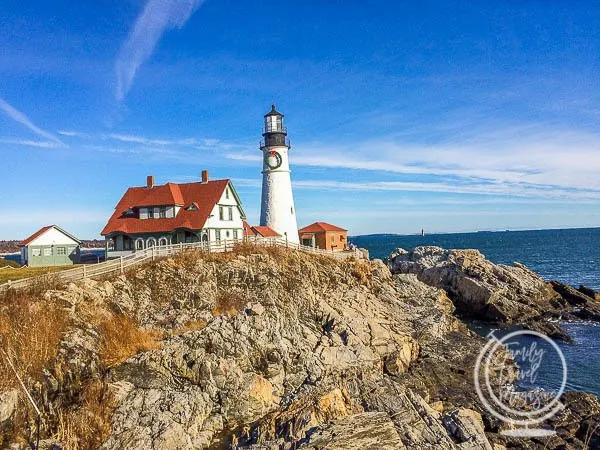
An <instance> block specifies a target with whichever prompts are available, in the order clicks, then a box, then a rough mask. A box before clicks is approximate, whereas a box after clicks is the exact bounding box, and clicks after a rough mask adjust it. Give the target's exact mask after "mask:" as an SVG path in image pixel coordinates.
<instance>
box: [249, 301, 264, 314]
mask: <svg viewBox="0 0 600 450" xmlns="http://www.w3.org/2000/svg"><path fill="white" fill-rule="evenodd" d="M247 311H248V314H250V315H252V316H261V315H262V314H263V313H264V312H265V307H264V306H263V305H261V304H260V303H252V304H251V305H248V308H247Z"/></svg>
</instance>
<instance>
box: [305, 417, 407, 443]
mask: <svg viewBox="0 0 600 450" xmlns="http://www.w3.org/2000/svg"><path fill="white" fill-rule="evenodd" d="M299 448H302V449H306V450H346V449H352V448H356V449H359V448H360V449H364V450H387V449H389V450H398V449H403V448H406V447H404V445H403V444H402V441H401V440H400V436H398V432H397V431H396V429H395V428H394V424H393V422H392V421H391V420H390V418H389V416H388V415H387V414H385V413H379V412H366V413H362V414H355V415H352V416H346V417H343V418H341V419H337V420H334V421H332V422H329V423H327V424H324V425H322V426H321V427H319V428H318V429H317V430H316V431H315V432H314V433H313V434H311V436H310V438H309V440H308V443H306V444H304V445H301V446H300V447H299Z"/></svg>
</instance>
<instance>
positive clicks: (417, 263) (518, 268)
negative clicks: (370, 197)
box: [388, 247, 557, 322]
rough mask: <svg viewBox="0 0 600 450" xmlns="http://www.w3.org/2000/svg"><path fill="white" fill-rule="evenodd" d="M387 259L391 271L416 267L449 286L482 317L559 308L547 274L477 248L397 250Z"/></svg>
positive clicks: (512, 317) (517, 316) (511, 317)
mask: <svg viewBox="0 0 600 450" xmlns="http://www.w3.org/2000/svg"><path fill="white" fill-rule="evenodd" d="M388 265H389V267H390V269H391V271H392V273H414V274H416V275H417V277H418V278H419V280H421V281H423V282H425V283H426V284H429V285H431V286H435V287H438V288H441V289H444V290H445V291H446V292H448V294H449V296H450V298H451V299H452V300H453V301H454V304H455V305H456V307H457V308H458V309H459V310H460V311H461V312H462V313H465V314H468V315H471V316H475V317H477V318H483V319H489V320H494V321H501V322H513V321H524V320H528V319H533V318H535V317H537V316H539V315H540V314H541V311H542V310H543V311H546V310H547V309H555V307H554V306H553V302H556V298H557V294H556V292H554V291H553V290H552V288H551V287H550V286H549V285H548V284H547V283H546V282H545V281H544V280H543V279H542V278H540V277H539V276H537V275H536V274H535V273H534V272H532V271H531V270H529V269H527V268H526V267H525V266H523V265H521V264H515V265H514V266H513V267H508V266H504V265H497V264H493V263H491V262H489V261H487V260H486V259H485V257H484V256H483V255H482V254H481V253H480V252H478V251H477V250H444V249H442V248H440V247H417V248H415V249H414V250H413V251H412V252H405V251H400V250H396V251H395V252H394V253H392V255H390V257H389V258H388Z"/></svg>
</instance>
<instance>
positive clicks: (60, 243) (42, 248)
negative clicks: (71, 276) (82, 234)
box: [19, 225, 81, 267]
mask: <svg viewBox="0 0 600 450" xmlns="http://www.w3.org/2000/svg"><path fill="white" fill-rule="evenodd" d="M80 245H81V241H80V240H79V239H77V238H76V237H74V236H73V235H71V234H69V233H67V232H66V231H65V230H63V229H62V228H59V227H57V226H56V225H48V226H47V227H44V228H41V229H39V230H38V231H36V232H35V233H33V234H32V235H31V236H29V237H28V238H27V239H25V240H24V241H22V242H19V247H20V248H21V264H22V265H27V266H29V267H45V266H66V265H69V264H76V263H78V262H79V251H80V248H79V247H80Z"/></svg>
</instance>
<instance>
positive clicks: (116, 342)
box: [98, 315, 163, 367]
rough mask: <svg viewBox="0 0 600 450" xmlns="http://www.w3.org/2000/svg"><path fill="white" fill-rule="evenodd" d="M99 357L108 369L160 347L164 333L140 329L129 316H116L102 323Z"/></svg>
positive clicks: (99, 327)
mask: <svg viewBox="0 0 600 450" xmlns="http://www.w3.org/2000/svg"><path fill="white" fill-rule="evenodd" d="M98 331H99V333H100V352H99V357H100V360H101V361H102V363H103V364H104V365H105V366H106V367H111V366H114V365H116V364H119V363H122V362H123V361H125V360H126V359H128V358H130V357H131V356H133V355H136V354H138V353H141V352H146V351H148V350H153V349H156V348H159V347H160V340H161V339H162V337H163V336H162V332H161V331H159V330H146V329H144V328H140V327H139V326H138V325H137V324H136V323H135V322H134V321H133V320H132V319H130V318H129V317H127V316H122V315H115V316H111V317H110V318H108V319H106V320H104V321H102V322H100V325H99V326H98Z"/></svg>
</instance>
